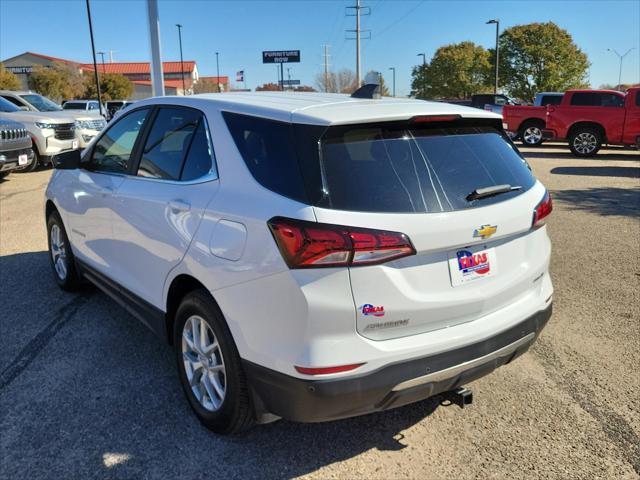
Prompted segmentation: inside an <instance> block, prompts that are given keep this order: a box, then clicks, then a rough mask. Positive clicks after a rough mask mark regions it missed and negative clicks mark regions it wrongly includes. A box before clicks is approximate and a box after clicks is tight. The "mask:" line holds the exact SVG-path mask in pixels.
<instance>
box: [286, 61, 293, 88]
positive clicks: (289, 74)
mask: <svg viewBox="0 0 640 480" xmlns="http://www.w3.org/2000/svg"><path fill="white" fill-rule="evenodd" d="M287 80H289V85H288V86H289V90H293V88H292V87H291V69H290V68H289V67H287Z"/></svg>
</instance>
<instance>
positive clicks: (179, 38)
mask: <svg viewBox="0 0 640 480" xmlns="http://www.w3.org/2000/svg"><path fill="white" fill-rule="evenodd" d="M176 27H178V41H179V42H180V76H181V77H182V95H186V94H187V87H186V86H185V84H184V61H183V60H182V25H180V24H179V23H176Z"/></svg>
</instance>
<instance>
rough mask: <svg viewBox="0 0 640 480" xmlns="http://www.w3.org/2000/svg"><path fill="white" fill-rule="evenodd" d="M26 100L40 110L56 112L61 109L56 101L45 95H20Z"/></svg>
mask: <svg viewBox="0 0 640 480" xmlns="http://www.w3.org/2000/svg"><path fill="white" fill-rule="evenodd" d="M20 96H21V97H22V98H24V99H25V100H26V101H27V102H29V103H30V104H31V105H33V106H34V107H35V108H36V109H37V110H39V111H40V112H58V111H60V110H62V107H60V105H58V104H57V103H54V102H52V101H51V100H49V99H48V98H47V97H43V96H42V95H38V94H35V93H29V94H27V95H20Z"/></svg>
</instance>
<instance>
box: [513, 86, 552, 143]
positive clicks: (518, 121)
mask: <svg viewBox="0 0 640 480" xmlns="http://www.w3.org/2000/svg"><path fill="white" fill-rule="evenodd" d="M562 95H563V94H562V93H560V92H542V93H538V94H536V98H535V100H534V101H533V105H505V106H504V108H503V109H502V122H503V125H504V129H505V130H507V131H508V132H509V135H510V136H511V137H512V138H519V139H520V140H521V141H522V144H523V145H525V146H527V147H537V146H538V145H540V144H541V143H542V130H544V127H545V125H546V120H547V105H558V104H559V103H560V102H561V101H562Z"/></svg>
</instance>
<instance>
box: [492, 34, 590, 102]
mask: <svg viewBox="0 0 640 480" xmlns="http://www.w3.org/2000/svg"><path fill="white" fill-rule="evenodd" d="M499 45H500V85H501V86H502V87H504V88H505V89H506V90H507V91H508V92H509V94H510V95H511V96H514V97H518V98H523V99H526V100H531V99H532V98H533V97H534V96H535V94H536V92H545V91H547V92H549V91H557V92H564V91H565V90H568V89H570V88H583V87H587V86H588V83H587V73H588V70H589V65H590V64H589V59H588V58H587V55H586V54H585V53H584V52H583V51H582V50H580V48H578V46H577V45H576V44H575V43H574V42H573V39H572V37H571V35H570V34H569V32H567V31H566V30H563V29H562V28H560V27H558V26H557V25H556V24H555V23H553V22H548V23H531V24H529V25H517V26H515V27H511V28H508V29H506V30H505V31H504V32H502V34H501V35H500V41H499ZM491 56H492V64H493V65H495V61H493V58H495V57H494V52H493V51H492V52H491Z"/></svg>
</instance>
